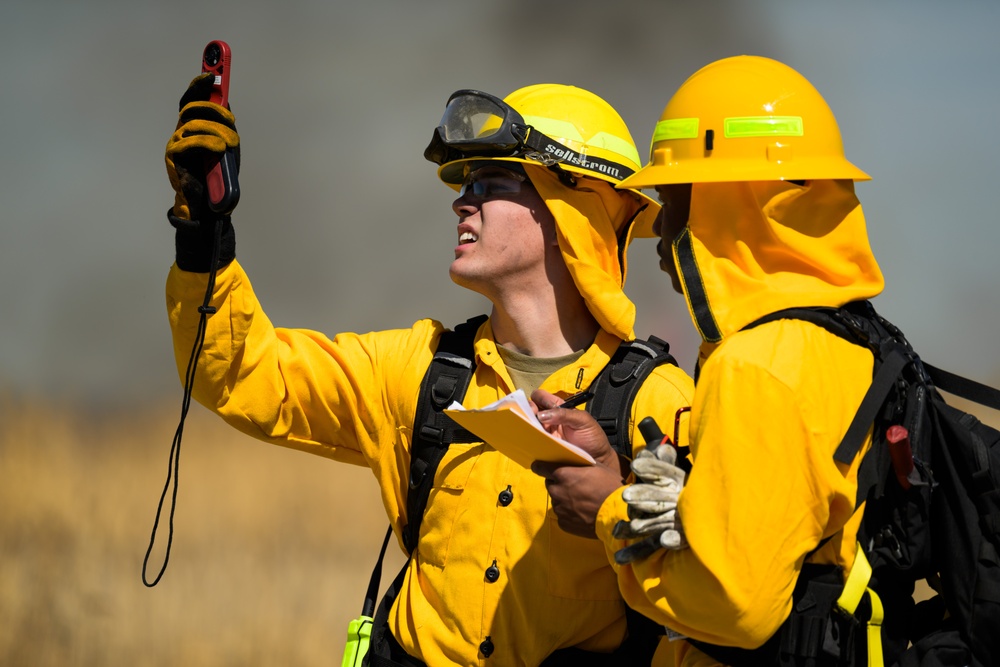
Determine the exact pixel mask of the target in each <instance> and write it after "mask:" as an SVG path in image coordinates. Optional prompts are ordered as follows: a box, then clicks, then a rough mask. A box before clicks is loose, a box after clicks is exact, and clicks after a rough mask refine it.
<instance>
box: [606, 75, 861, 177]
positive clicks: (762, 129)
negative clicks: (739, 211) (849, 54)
mask: <svg viewBox="0 0 1000 667" xmlns="http://www.w3.org/2000/svg"><path fill="white" fill-rule="evenodd" d="M870 178H871V177H870V176H869V175H868V174H866V173H865V172H863V171H861V170H860V169H858V168H857V167H855V166H854V165H853V164H851V163H850V162H848V161H847V159H846V158H844V146H843V142H842V141H841V137H840V128H839V127H838V126H837V120H836V118H834V116H833V112H832V111H831V110H830V107H829V106H828V105H827V103H826V101H825V100H824V99H823V97H822V96H821V95H820V94H819V91H817V90H816V88H814V87H813V85H812V84H811V83H809V81H808V80H806V78H805V77H803V76H802V75H801V74H799V73H798V72H796V71H795V70H793V69H792V68H791V67H788V66H787V65H784V64H782V63H780V62H778V61H776V60H771V59H769V58H761V57H758V56H736V57H732V58H724V59H722V60H718V61H716V62H714V63H712V64H710V65H707V66H705V67H703V68H701V69H700V70H698V71H697V72H695V73H694V74H693V75H692V76H691V77H690V78H689V79H688V80H687V81H685V82H684V84H683V85H681V87H680V89H679V90H678V91H677V92H676V93H675V94H674V96H673V97H672V98H671V99H670V101H669V102H668V103H667V106H666V108H665V109H664V110H663V115H662V116H660V121H659V122H658V123H657V124H656V129H655V130H654V132H653V141H652V145H651V147H650V150H649V164H647V165H646V166H645V167H643V168H642V169H641V170H640V171H639V172H638V173H637V174H635V175H634V176H632V177H631V178H628V179H626V180H625V181H624V182H623V183H622V184H621V186H622V187H627V188H646V187H652V186H655V185H666V184H671V183H719V182H726V181H784V180H811V179H853V180H855V181H866V180H870Z"/></svg>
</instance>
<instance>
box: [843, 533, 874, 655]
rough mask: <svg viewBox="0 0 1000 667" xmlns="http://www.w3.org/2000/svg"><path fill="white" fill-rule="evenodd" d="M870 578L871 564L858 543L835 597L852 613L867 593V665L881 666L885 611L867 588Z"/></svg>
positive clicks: (872, 592)
mask: <svg viewBox="0 0 1000 667" xmlns="http://www.w3.org/2000/svg"><path fill="white" fill-rule="evenodd" d="M871 578H872V566H871V564H870V563H869V562H868V559H867V558H866V557H865V553H864V551H862V550H861V545H860V544H858V549H857V552H856V553H855V554H854V565H852V566H851V571H850V572H848V573H847V581H845V582H844V592H843V593H841V594H840V597H839V598H837V606H838V607H840V608H841V609H843V610H844V611H845V612H847V613H848V614H850V615H851V616H853V615H854V612H855V611H856V610H857V608H858V604H859V603H860V602H861V598H862V596H864V594H865V593H868V597H869V599H870V600H871V605H872V614H871V618H869V619H868V623H867V628H868V629H867V633H868V667H883V665H884V658H883V657H882V619H883V617H884V616H885V611H884V610H883V608H882V600H880V599H879V597H878V595H876V593H875V591H873V590H872V589H870V588H868V582H869V581H870V580H871Z"/></svg>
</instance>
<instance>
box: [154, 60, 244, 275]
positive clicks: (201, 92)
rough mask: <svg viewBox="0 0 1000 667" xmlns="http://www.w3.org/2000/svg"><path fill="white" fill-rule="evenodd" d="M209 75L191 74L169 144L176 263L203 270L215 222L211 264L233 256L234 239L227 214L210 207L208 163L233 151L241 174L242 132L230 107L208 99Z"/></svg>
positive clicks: (208, 266)
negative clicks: (218, 240) (215, 254)
mask: <svg viewBox="0 0 1000 667" xmlns="http://www.w3.org/2000/svg"><path fill="white" fill-rule="evenodd" d="M212 83H213V80H212V75H210V74H202V75H200V76H197V77H195V78H194V79H193V80H192V81H191V84H190V85H189V86H188V89H187V91H186V92H185V93H184V95H183V96H182V97H181V101H180V105H179V107H180V117H179V119H178V121H177V129H176V130H175V131H174V133H173V135H172V136H171V137H170V140H169V141H168V142H167V149H166V155H165V160H166V165H167V176H168V177H169V178H170V184H171V185H172V186H173V188H174V206H173V207H172V208H171V209H170V211H168V212H167V219H168V220H170V223H171V224H172V225H173V226H174V227H175V228H176V229H177V234H176V237H175V243H176V251H177V266H178V267H180V268H181V269H183V270H185V271H195V272H200V273H205V272H208V271H210V270H211V269H212V268H213V267H212V259H211V258H212V244H213V240H214V236H215V231H216V224H217V223H221V225H222V244H221V247H220V253H219V260H218V262H217V264H216V266H215V267H214V268H221V267H223V266H225V265H227V264H229V263H230V262H231V261H233V259H234V258H235V257H236V237H235V233H234V230H233V226H232V221H231V219H230V216H228V215H220V214H218V213H215V212H213V211H212V209H211V208H210V207H209V205H208V194H207V188H206V186H205V166H206V161H207V160H208V159H209V158H210V157H212V156H213V155H216V156H224V154H225V153H226V152H227V151H231V152H232V154H233V156H234V157H235V164H236V171H237V173H239V162H240V135H239V134H238V133H237V132H236V119H235V117H234V116H233V114H232V112H231V111H230V110H229V109H226V108H224V107H222V106H220V105H218V104H214V103H212V102H209V101H208V100H209V98H210V96H211V92H212Z"/></svg>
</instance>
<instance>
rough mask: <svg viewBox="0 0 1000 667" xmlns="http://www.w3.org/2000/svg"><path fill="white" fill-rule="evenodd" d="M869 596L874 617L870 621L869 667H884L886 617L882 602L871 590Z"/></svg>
mask: <svg viewBox="0 0 1000 667" xmlns="http://www.w3.org/2000/svg"><path fill="white" fill-rule="evenodd" d="M868 595H869V597H870V598H871V602H872V617H871V618H870V619H868V667H883V666H884V665H885V662H884V659H883V658H882V617H883V615H884V612H883V610H882V601H881V600H879V598H878V595H876V594H875V591H873V590H872V589H870V588H869V589H868Z"/></svg>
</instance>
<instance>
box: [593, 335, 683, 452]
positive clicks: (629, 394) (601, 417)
mask: <svg viewBox="0 0 1000 667" xmlns="http://www.w3.org/2000/svg"><path fill="white" fill-rule="evenodd" d="M661 364H673V365H674V366H676V365H677V361H676V360H675V359H674V357H673V356H672V355H671V354H670V345H668V344H667V342H666V341H664V340H661V339H659V338H657V337H656V336H650V337H649V338H648V339H647V340H632V341H622V343H621V345H619V346H618V349H617V350H616V351H615V354H614V356H612V357H611V361H609V362H608V365H607V366H605V367H604V369H603V370H602V371H601V372H600V373H599V374H598V376H597V377H596V378H595V379H594V382H593V383H592V384H591V391H593V392H594V397H593V398H592V399H590V401H588V403H587V411H588V412H589V413H590V414H591V415H593V416H594V419H596V420H597V423H598V424H600V425H601V428H602V429H604V432H605V433H606V434H607V436H608V440H609V441H610V442H611V446H612V448H614V450H615V451H616V452H618V453H619V454H621V455H622V456H625V457H627V458H632V449H631V444H632V443H631V438H630V437H629V431H628V426H629V418H630V416H631V411H632V401H633V400H635V396H636V394H637V393H638V392H639V387H641V386H642V383H643V382H644V381H645V380H646V378H647V377H649V374H650V373H652V372H653V369H654V368H656V367H657V366H660V365H661Z"/></svg>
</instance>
